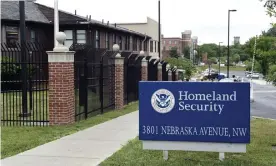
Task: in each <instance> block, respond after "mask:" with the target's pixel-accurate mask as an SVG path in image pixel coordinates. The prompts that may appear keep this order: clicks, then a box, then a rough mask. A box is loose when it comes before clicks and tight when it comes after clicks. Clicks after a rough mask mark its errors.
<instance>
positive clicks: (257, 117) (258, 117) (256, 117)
mask: <svg viewBox="0 0 276 166" xmlns="http://www.w3.org/2000/svg"><path fill="white" fill-rule="evenodd" d="M252 118H255V119H266V120H273V121H274V120H275V121H276V119H272V118H263V117H260V116H252Z"/></svg>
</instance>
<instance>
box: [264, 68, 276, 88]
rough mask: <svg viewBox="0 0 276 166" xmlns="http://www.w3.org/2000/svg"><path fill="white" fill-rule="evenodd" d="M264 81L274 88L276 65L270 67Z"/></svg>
mask: <svg viewBox="0 0 276 166" xmlns="http://www.w3.org/2000/svg"><path fill="white" fill-rule="evenodd" d="M266 80H267V81H269V82H272V84H273V85H274V86H276V65H272V66H270V68H269V72H268V75H267V78H266Z"/></svg>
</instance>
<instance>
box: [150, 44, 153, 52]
mask: <svg viewBox="0 0 276 166" xmlns="http://www.w3.org/2000/svg"><path fill="white" fill-rule="evenodd" d="M150 52H153V41H150Z"/></svg>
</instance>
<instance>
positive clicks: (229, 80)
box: [219, 78, 235, 82]
mask: <svg viewBox="0 0 276 166" xmlns="http://www.w3.org/2000/svg"><path fill="white" fill-rule="evenodd" d="M219 82H235V81H234V79H233V78H224V79H221V80H220V81H219Z"/></svg>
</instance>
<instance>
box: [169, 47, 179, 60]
mask: <svg viewBox="0 0 276 166" xmlns="http://www.w3.org/2000/svg"><path fill="white" fill-rule="evenodd" d="M170 57H172V58H178V57H179V55H178V52H177V48H176V47H172V48H171V49H170Z"/></svg>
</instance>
